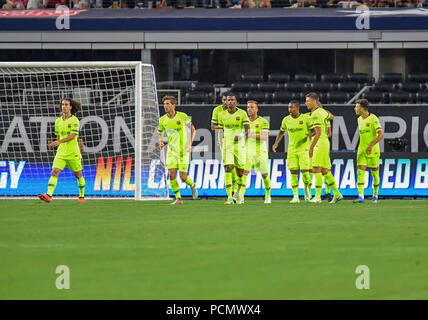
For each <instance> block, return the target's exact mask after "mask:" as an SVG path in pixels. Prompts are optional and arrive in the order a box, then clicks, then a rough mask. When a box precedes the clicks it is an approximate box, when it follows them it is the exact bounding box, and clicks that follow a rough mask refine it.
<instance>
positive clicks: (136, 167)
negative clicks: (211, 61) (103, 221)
mask: <svg viewBox="0 0 428 320" xmlns="http://www.w3.org/2000/svg"><path fill="white" fill-rule="evenodd" d="M64 98H71V99H74V100H77V101H79V102H80V103H81V109H80V111H78V112H77V113H76V114H75V115H76V117H77V118H78V119H79V120H80V132H79V139H82V141H81V142H82V145H83V152H82V165H83V171H82V173H83V176H84V178H85V196H87V197H98V198H121V197H125V198H130V197H133V198H135V199H137V200H140V199H150V198H154V199H160V198H167V197H168V184H167V183H166V178H167V177H166V165H165V159H164V155H163V152H161V151H160V149H159V146H158V143H157V126H158V119H159V107H158V98H157V92H156V81H155V74H154V69H153V66H152V65H148V64H142V63H141V62H85V63H83V62H82V63H74V62H68V63H67V62H65V63H64V62H53V63H0V196H2V197H6V196H15V197H16V196H20V197H33V196H35V195H36V194H37V193H42V194H43V193H45V192H46V191H47V186H48V181H49V178H50V175H51V170H52V162H53V159H54V157H55V152H56V149H55V150H53V151H52V150H49V148H48V144H49V142H51V141H54V140H56V136H55V133H54V131H55V130H54V127H55V120H56V119H57V118H58V117H60V116H61V115H62V113H61V109H60V104H61V100H62V99H64ZM78 190H79V189H78V185H77V179H76V178H75V177H74V173H73V172H71V171H70V170H69V169H68V168H67V167H66V168H65V169H64V170H63V171H62V172H61V173H60V175H59V177H58V182H57V186H56V188H55V191H54V198H55V197H58V196H61V197H77V196H78V194H79V191H78Z"/></svg>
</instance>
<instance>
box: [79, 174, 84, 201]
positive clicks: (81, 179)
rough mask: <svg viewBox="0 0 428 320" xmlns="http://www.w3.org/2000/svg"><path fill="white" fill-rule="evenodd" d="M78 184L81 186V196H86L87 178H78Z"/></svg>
mask: <svg viewBox="0 0 428 320" xmlns="http://www.w3.org/2000/svg"><path fill="white" fill-rule="evenodd" d="M77 185H78V186H79V198H83V197H84V196H85V179H84V178H83V177H80V178H79V179H77Z"/></svg>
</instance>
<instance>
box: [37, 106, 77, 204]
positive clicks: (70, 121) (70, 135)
mask: <svg viewBox="0 0 428 320" xmlns="http://www.w3.org/2000/svg"><path fill="white" fill-rule="evenodd" d="M79 110H80V103H79V102H78V101H75V100H73V99H70V98H65V99H63V100H62V101H61V111H62V116H61V117H59V118H58V119H56V121H55V135H56V136H57V140H55V141H53V142H51V143H50V144H49V148H50V149H51V148H56V147H58V150H57V152H56V155H55V159H54V161H53V164H52V173H51V177H50V179H49V182H48V191H47V193H45V194H43V195H42V194H38V195H37V197H38V198H39V199H40V200H43V201H45V202H52V195H53V192H54V190H55V187H56V184H57V180H58V176H59V174H60V173H61V171H62V170H63V169H64V168H65V166H67V167H68V168H69V169H70V170H71V171H73V172H74V176H75V177H76V179H77V185H78V186H79V200H78V202H80V203H84V202H85V179H84V178H83V175H82V169H83V168H82V155H81V153H80V147H79V142H78V136H79V126H80V124H79V119H77V117H76V116H75V114H76V112H77V111H79Z"/></svg>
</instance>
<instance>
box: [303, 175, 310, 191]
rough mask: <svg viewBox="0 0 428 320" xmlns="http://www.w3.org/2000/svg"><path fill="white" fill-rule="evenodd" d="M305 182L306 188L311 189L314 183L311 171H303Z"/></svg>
mask: <svg viewBox="0 0 428 320" xmlns="http://www.w3.org/2000/svg"><path fill="white" fill-rule="evenodd" d="M302 179H303V184H304V185H305V190H310V189H311V185H312V179H311V173H310V172H302Z"/></svg>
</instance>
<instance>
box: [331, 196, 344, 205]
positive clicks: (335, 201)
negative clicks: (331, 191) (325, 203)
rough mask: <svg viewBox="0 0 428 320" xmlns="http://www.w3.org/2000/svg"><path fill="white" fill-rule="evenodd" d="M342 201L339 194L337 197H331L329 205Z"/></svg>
mask: <svg viewBox="0 0 428 320" xmlns="http://www.w3.org/2000/svg"><path fill="white" fill-rule="evenodd" d="M342 199H343V196H342V195H341V194H339V196H338V197H333V199H331V201H330V202H329V203H337V202H339V201H340V200H342Z"/></svg>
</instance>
